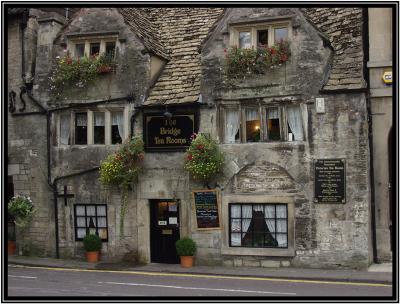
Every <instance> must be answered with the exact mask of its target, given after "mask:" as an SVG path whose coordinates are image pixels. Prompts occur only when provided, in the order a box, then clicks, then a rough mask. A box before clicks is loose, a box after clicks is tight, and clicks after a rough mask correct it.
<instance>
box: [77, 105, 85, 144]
mask: <svg viewBox="0 0 400 304" xmlns="http://www.w3.org/2000/svg"><path fill="white" fill-rule="evenodd" d="M75 144H76V145H86V144H87V113H76V114H75Z"/></svg>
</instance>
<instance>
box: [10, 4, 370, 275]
mask: <svg viewBox="0 0 400 304" xmlns="http://www.w3.org/2000/svg"><path fill="white" fill-rule="evenodd" d="M364 19H365V15H364V13H363V9H361V8H307V9H299V8H260V7H259V8H215V7H214V8H200V7H199V8H196V7H192V8H165V7H164V8H137V7H136V8H80V9H56V10H51V9H40V8H36V9H28V10H21V11H18V10H17V11H9V12H8V25H9V27H8V54H9V58H8V69H9V78H8V89H9V91H8V92H9V98H10V111H9V114H8V138H9V141H8V175H9V176H10V177H9V181H10V186H11V184H12V185H13V188H14V192H15V193H16V194H17V193H18V194H26V195H30V196H31V197H32V199H33V201H34V203H35V206H36V207H37V209H38V211H37V213H36V214H35V218H34V221H33V222H32V224H31V226H30V228H29V230H28V231H27V233H26V234H25V236H22V235H21V236H20V237H18V236H17V241H18V246H19V249H20V253H21V254H22V253H25V254H37V255H47V256H60V257H69V258H74V257H82V256H83V246H82V242H81V240H82V238H83V236H84V235H85V234H86V232H87V230H88V229H89V228H91V229H94V230H95V231H96V233H97V234H99V236H100V237H101V238H102V239H103V246H102V258H103V259H105V260H120V259H126V260H130V261H137V262H142V263H149V262H168V263H173V262H176V261H177V257H176V253H175V251H174V242H175V240H176V239H178V238H180V237H182V236H190V237H192V238H193V239H194V240H195V241H196V243H197V246H198V250H197V254H196V263H198V264H209V265H210V264H211V265H212V264H224V265H229V266H259V267H280V266H290V265H292V266H302V267H327V268H341V267H344V268H365V267H367V266H368V265H369V264H370V263H371V261H372V252H373V250H372V240H371V213H370V208H371V205H370V203H371V186H370V160H369V155H370V154H369V138H368V111H367V82H366V80H365V79H366V72H365V71H366V70H365V68H366V59H365V53H364V52H365V48H364V42H365V41H364V39H365V36H364V34H365V28H363V22H364V21H365V20H364ZM281 41H287V42H289V48H290V53H287V54H285V55H286V56H287V58H285V60H281V61H279V60H278V62H276V63H275V66H273V67H269V68H268V69H267V70H266V72H260V73H258V74H252V73H245V74H244V75H242V77H240V78H238V77H228V76H227V73H226V56H227V54H228V53H229V52H230V51H231V50H232V49H233V48H235V47H239V49H247V50H251V49H252V48H253V49H257V47H258V46H259V44H263V45H268V46H272V45H276V44H277V43H279V42H281ZM245 52H246V51H245ZM98 53H99V54H100V55H103V54H104V55H106V56H108V57H111V59H112V61H113V62H115V63H116V64H115V68H114V69H113V70H112V71H109V70H107V71H103V72H102V73H100V74H98V75H96V76H97V77H96V79H95V80H94V81H92V82H90V83H88V84H87V85H85V84H84V83H80V84H77V85H74V86H61V87H58V90H57V91H56V92H55V91H54V90H52V88H51V87H52V85H53V84H52V79H51V77H52V76H54V74H53V73H54V68H55V63H56V61H57V60H58V59H59V58H63V57H65V56H66V55H68V56H70V57H68V58H66V60H71V61H70V62H72V60H78V59H81V60H85V59H84V58H85V57H90V56H93V55H96V54H98ZM242 54H243V53H242ZM242 54H241V55H242ZM239 55H240V54H239ZM241 55H240V56H241ZM69 58H70V59H69ZM286 59H287V60H286ZM67 64H68V62H67ZM21 71H22V72H21ZM249 71H250V70H249ZM21 74H22V75H23V77H21ZM238 76H239V75H238ZM13 92H14V93H13ZM167 114H168V115H169V116H168V115H167ZM166 117H167V118H168V122H169V123H173V124H175V123H176V124H177V127H175V130H177V132H178V133H181V134H184V135H183V137H182V136H181V137H179V136H178V135H179V134H178V133H175V134H172V133H171V134H169V135H170V136H169V138H170V139H169V141H170V142H168V140H166V142H165V141H162V140H160V141H156V140H154V134H155V133H154V132H156V131H157V130H160V128H159V125H157V124H158V123H159V122H160V120H161V121H167V120H165V118H166ZM157 126H158V127H157ZM167 127H168V128H169V127H170V125H168V126H167ZM154 130H156V131H154ZM170 130H172V128H171V129H170ZM158 132H159V131H158ZM166 132H169V131H166ZM171 132H172V131H171ZM193 132H196V133H206V134H209V135H210V136H211V137H212V138H214V139H216V140H217V142H218V143H219V148H220V149H221V150H222V151H223V152H224V153H225V164H224V169H223V171H222V172H221V174H220V175H219V176H218V177H217V178H216V179H215V180H214V181H212V183H209V184H208V185H204V184H202V183H198V182H196V181H194V180H193V179H192V177H191V176H190V175H189V174H188V172H187V171H185V170H184V169H183V164H184V157H185V153H184V151H185V148H186V147H187V145H188V143H189V141H190V138H189V137H190V135H191V133H193ZM156 133H157V132H156ZM132 135H136V136H143V140H144V142H145V147H146V155H145V160H144V165H143V172H142V173H141V175H140V177H139V181H138V182H137V183H136V184H135V185H133V187H132V189H131V190H130V191H129V194H128V208H127V212H126V214H125V216H124V218H125V220H124V221H121V199H122V197H121V196H122V194H121V191H120V189H119V188H118V187H110V186H104V185H102V184H101V183H100V182H99V173H98V168H99V165H100V162H101V161H102V160H103V159H104V158H105V157H106V156H107V155H109V154H110V153H112V152H114V151H116V150H117V149H118V147H119V145H118V144H119V143H121V142H122V141H123V140H126V139H128V138H129V137H130V136H132ZM161 135H163V134H160V132H159V133H158V136H159V138H164V139H165V138H166V137H165V136H164V137H162V136H161ZM164 135H165V134H164ZM188 136H189V137H188ZM178 139H179V140H178ZM332 176H333V177H334V178H335V180H333V181H332V179H330V180H329V178H332ZM327 178H328V180H327ZM328 182H329V183H328ZM328 184H329V185H328ZM204 190H212V191H210V193H212V194H215V196H216V197H217V203H216V206H217V210H218V222H217V224H218V225H216V226H215V227H213V229H201V228H200V227H199V221H200V219H199V214H198V213H196V210H197V209H196V208H197V207H198V206H196V203H195V200H194V197H195V194H194V192H196V191H197V192H196V193H197V194H199V193H200V196H201V195H204V193H209V192H207V191H204ZM214 190H215V191H214ZM120 223H122V227H121V225H120ZM89 226H90V227H89ZM122 230H123V235H122Z"/></svg>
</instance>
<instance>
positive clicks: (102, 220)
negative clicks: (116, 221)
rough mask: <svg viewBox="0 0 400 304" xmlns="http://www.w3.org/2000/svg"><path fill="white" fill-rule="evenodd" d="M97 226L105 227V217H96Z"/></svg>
mask: <svg viewBox="0 0 400 304" xmlns="http://www.w3.org/2000/svg"><path fill="white" fill-rule="evenodd" d="M97 226H98V227H101V228H104V227H107V219H106V218H105V217H98V218H97Z"/></svg>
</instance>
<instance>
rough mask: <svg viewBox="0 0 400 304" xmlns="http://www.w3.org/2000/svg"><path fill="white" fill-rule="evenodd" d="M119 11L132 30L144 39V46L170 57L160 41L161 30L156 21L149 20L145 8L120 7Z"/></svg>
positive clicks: (160, 54) (167, 57) (162, 55)
mask: <svg viewBox="0 0 400 304" xmlns="http://www.w3.org/2000/svg"><path fill="white" fill-rule="evenodd" d="M119 12H120V13H121V15H122V16H123V18H124V20H125V22H126V23H127V24H128V25H129V26H130V27H131V29H132V31H133V32H134V33H135V34H136V35H138V37H139V38H140V39H141V40H142V41H143V44H144V46H145V47H146V48H147V49H148V50H149V51H151V52H153V53H154V54H156V55H158V56H160V57H163V58H165V59H169V55H168V51H167V50H166V48H165V46H164V45H163V44H162V43H160V40H161V39H160V31H159V29H157V27H156V25H155V24H154V22H152V21H151V20H149V18H148V15H147V13H146V11H145V10H144V9H141V8H120V9H119Z"/></svg>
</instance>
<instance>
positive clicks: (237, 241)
mask: <svg viewBox="0 0 400 304" xmlns="http://www.w3.org/2000/svg"><path fill="white" fill-rule="evenodd" d="M231 217H232V218H239V219H232V220H231V231H238V232H240V222H241V221H240V206H237V205H233V206H231ZM231 244H232V246H241V245H242V236H241V234H240V233H234V232H233V233H231Z"/></svg>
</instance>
